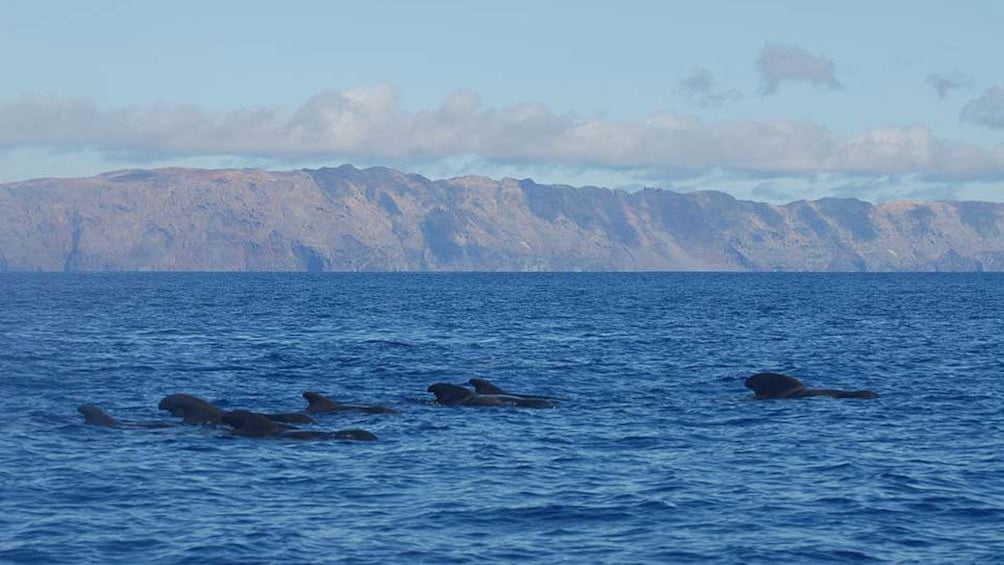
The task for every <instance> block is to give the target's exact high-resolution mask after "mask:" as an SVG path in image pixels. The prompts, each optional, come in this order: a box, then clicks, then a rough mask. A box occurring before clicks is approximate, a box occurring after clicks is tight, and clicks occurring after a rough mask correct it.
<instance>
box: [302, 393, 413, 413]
mask: <svg viewBox="0 0 1004 565" xmlns="http://www.w3.org/2000/svg"><path fill="white" fill-rule="evenodd" d="M303 398H305V399H307V412H310V413H311V414H326V413H329V412H364V413H366V414H396V413H397V410H394V409H393V408H387V407H385V406H371V405H367V404H342V403H341V402H335V401H334V400H331V399H330V398H328V397H326V396H324V395H323V394H320V393H317V392H310V391H307V392H305V393H303Z"/></svg>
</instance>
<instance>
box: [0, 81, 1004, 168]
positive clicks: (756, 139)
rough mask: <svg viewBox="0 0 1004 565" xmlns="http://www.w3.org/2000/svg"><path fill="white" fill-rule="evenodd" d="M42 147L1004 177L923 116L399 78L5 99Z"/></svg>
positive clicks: (18, 141) (13, 143)
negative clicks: (578, 104) (618, 108)
mask: <svg viewBox="0 0 1004 565" xmlns="http://www.w3.org/2000/svg"><path fill="white" fill-rule="evenodd" d="M970 104H974V106H973V108H972V109H970V107H969V105H967V110H966V111H965V114H966V115H967V116H969V119H971V120H974V121H975V120H979V121H980V122H982V123H984V125H988V127H994V126H992V125H990V124H998V125H999V126H1001V127H1004V91H1001V90H1000V89H994V90H992V91H989V92H988V93H987V94H985V95H984V97H982V98H980V99H977V100H976V101H973V102H971V103H970ZM31 147H42V148H48V149H56V150H70V151H81V150H86V151H98V152H103V153H106V154H109V155H115V156H117V157H121V156H122V155H123V154H125V155H129V156H133V157H135V158H143V157H146V158H149V159H154V158H156V159H164V158H176V157H199V156H214V155H219V156H242V157H248V158H267V159H275V160H277V161H281V162H286V163H294V162H308V161H317V160H320V159H360V160H363V159H365V160H369V161H372V160H383V161H385V162H404V161H411V162H415V161H432V160H439V159H449V158H452V157H458V156H476V157H478V158H481V159H485V160H488V161H492V162H496V163H512V164H547V165H551V166H573V167H598V168H611V169H645V168H647V169H653V170H660V171H679V172H680V173H681V174H685V173H692V174H695V175H696V174H702V173H705V172H707V171H709V170H728V171H738V172H744V173H756V174H766V175H803V174H815V173H850V174H874V175H890V174H893V175H920V176H926V177H930V178H937V179H954V180H966V179H987V178H992V179H1004V149H1001V148H998V149H995V150H988V149H984V148H981V147H977V146H974V145H969V144H965V143H960V142H955V141H946V140H942V139H938V138H936V137H935V136H934V135H933V134H932V133H931V132H930V131H929V130H928V129H927V128H924V127H889V128H875V129H870V130H867V131H864V132H862V133H860V134H859V135H855V136H851V137H842V136H838V135H836V134H834V133H833V132H831V131H830V130H828V129H827V128H825V127H823V126H821V125H818V124H814V123H810V122H802V121H789V120H773V121H766V120H765V121H756V120H734V121H722V122H713V123H706V122H704V121H702V120H700V119H697V118H695V117H692V116H684V115H678V114H673V113H667V112H662V113H656V114H652V115H650V116H649V117H647V118H646V119H644V120H639V121H613V120H604V119H599V118H588V117H581V116H576V115H572V114H561V113H557V112H555V111H553V110H551V109H550V108H548V107H547V106H544V105H542V104H538V103H523V104H516V105H512V106H505V107H487V108H486V107H483V106H482V104H481V101H480V99H479V97H478V96H477V94H475V93H473V92H468V91H461V92H455V93H453V94H451V95H449V96H448V97H447V98H446V99H445V100H444V101H443V103H442V105H440V106H439V107H438V108H435V109H431V110H422V111H406V110H404V109H402V107H401V105H400V103H399V99H398V94H397V92H396V91H395V90H394V89H393V88H391V87H389V86H374V87H367V88H354V89H348V90H343V91H327V92H322V93H320V94H318V95H316V96H314V97H312V98H310V99H309V100H307V101H306V102H305V103H304V104H303V105H301V106H300V107H298V108H295V109H292V110H283V109H279V108H262V107H257V108H239V109H235V110H232V111H228V112H222V113H213V112H208V111H206V110H203V109H201V108H199V107H197V106H193V105H185V104H178V105H150V106H133V107H125V108H115V109H101V108H98V107H97V105H96V104H94V103H93V102H92V101H89V100H83V99H67V98H53V97H26V98H21V99H18V100H15V101H13V102H10V103H7V104H0V149H2V148H8V149H17V148H31Z"/></svg>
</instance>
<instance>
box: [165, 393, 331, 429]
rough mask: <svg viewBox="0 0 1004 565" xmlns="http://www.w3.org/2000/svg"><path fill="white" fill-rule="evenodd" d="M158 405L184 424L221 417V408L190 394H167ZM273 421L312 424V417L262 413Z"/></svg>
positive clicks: (208, 421)
mask: <svg viewBox="0 0 1004 565" xmlns="http://www.w3.org/2000/svg"><path fill="white" fill-rule="evenodd" d="M158 407H159V408H160V409H161V410H167V411H168V412H170V413H171V414H173V415H174V416H179V417H181V419H182V421H183V422H185V423H186V424H218V423H220V418H222V417H223V413H224V411H223V409H221V408H219V407H217V406H214V405H212V404H210V403H209V402H207V401H205V400H203V399H201V398H199V397H197V396H192V395H191V394H184V393H179V394H169V395H167V396H165V397H164V398H163V400H161V401H160V404H159V405H158ZM262 415H263V416H265V417H266V418H268V419H269V420H272V421H273V422H279V423H286V424H313V423H314V419H313V418H311V417H310V416H308V415H306V414H302V413H300V412H281V413H276V414H262Z"/></svg>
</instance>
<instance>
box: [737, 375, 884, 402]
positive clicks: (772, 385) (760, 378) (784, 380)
mask: <svg viewBox="0 0 1004 565" xmlns="http://www.w3.org/2000/svg"><path fill="white" fill-rule="evenodd" d="M746 388H749V389H752V390H753V393H754V394H755V396H756V398H757V399H759V400H767V399H778V398H805V397H809V396H829V397H831V398H878V393H877V392H875V391H873V390H833V389H828V388H806V387H805V385H804V384H802V381H800V380H798V379H796V378H795V377H789V376H788V375H782V374H780V373H757V374H755V375H751V376H750V377H748V378H747V379H746Z"/></svg>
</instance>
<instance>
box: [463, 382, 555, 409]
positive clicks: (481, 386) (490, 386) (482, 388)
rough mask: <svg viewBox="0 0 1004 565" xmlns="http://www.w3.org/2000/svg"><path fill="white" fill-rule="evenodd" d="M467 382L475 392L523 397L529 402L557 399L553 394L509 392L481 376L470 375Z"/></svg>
mask: <svg viewBox="0 0 1004 565" xmlns="http://www.w3.org/2000/svg"><path fill="white" fill-rule="evenodd" d="M467 382H468V383H470V384H471V386H473V387H474V392H476V393H477V394H483V395H494V396H508V397H516V398H524V399H527V400H528V401H530V404H540V403H546V402H547V401H551V402H554V401H555V400H557V399H556V398H554V397H553V396H539V395H536V394H519V393H515V392H509V391H507V390H504V389H502V388H499V387H498V386H495V383H493V382H491V381H489V380H488V379H482V378H481V377H472V378H470V379H468V380H467ZM536 401H540V402H536ZM528 405H529V404H528Z"/></svg>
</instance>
